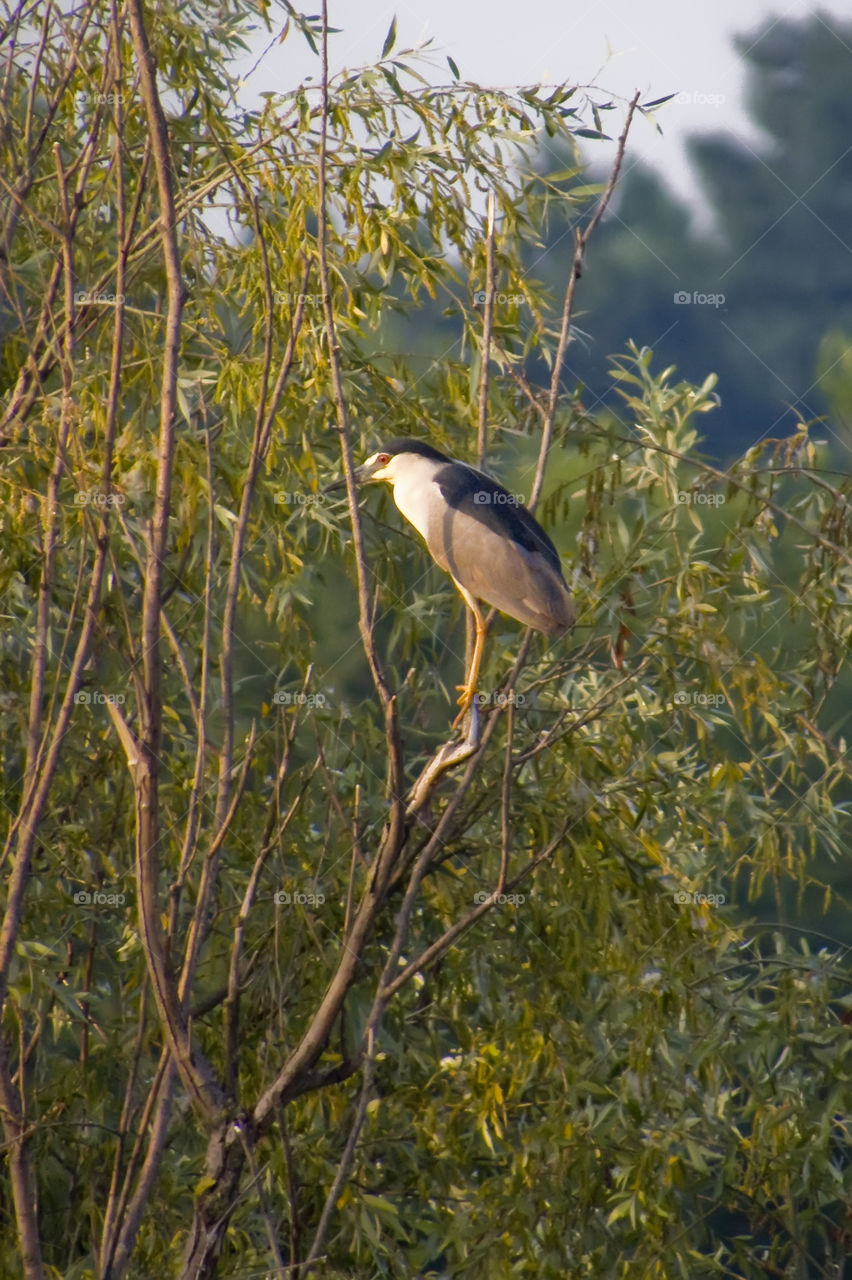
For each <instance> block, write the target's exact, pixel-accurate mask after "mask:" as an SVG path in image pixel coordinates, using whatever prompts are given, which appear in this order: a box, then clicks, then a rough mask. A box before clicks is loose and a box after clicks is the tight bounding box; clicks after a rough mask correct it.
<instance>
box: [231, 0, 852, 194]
mask: <svg viewBox="0 0 852 1280" xmlns="http://www.w3.org/2000/svg"><path fill="white" fill-rule="evenodd" d="M305 8H306V9H309V8H310V6H305ZM317 8H318V6H316V5H314V6H313V11H316V9H317ZM820 10H821V11H822V12H823V13H826V14H833V15H835V16H837V17H844V18H846V19H848V17H849V0H827V2H826V3H823V4H822V5H821V6H820ZM813 12H814V6H813V4H809V3H803V2H802V0H791V2H785V0H778V3H776V4H774V5H773V4H767V3H765V2H764V0H712V3H709V4H708V3H701V4H699V3H697V2H696V0H692V3H689V0H686V2H684V0H644V3H643V4H641V5H638V4H637V3H636V0H573V2H572V0H537V3H536V4H535V5H530V7H529V9H528V10H527V9H526V8H525V6H524V5H523V4H519V3H518V0H421V2H420V3H417V4H413V3H410V2H409V3H397V4H394V3H384V0H357V3H352V2H351V0H350V3H348V4H347V3H343V2H342V0H329V24H330V25H331V26H333V27H339V28H341V29H342V30H341V33H340V34H338V35H334V36H332V37H331V41H330V46H329V57H330V64H331V70H332V72H334V71H336V70H340V69H341V68H343V67H346V68H348V69H353V68H356V67H359V66H363V65H365V64H368V63H371V62H374V61H376V60H377V59H378V57H379V55H380V53H381V48H382V43H383V41H384V38H385V35H386V33H387V31H388V28H389V26H390V23H391V20H392V19H393V17H394V15H396V18H397V43H396V47H395V52H396V51H398V50H400V49H402V48H405V47H410V46H413V45H417V44H419V43H421V42H423V41H424V40H427V39H429V38H431V39H432V41H433V44H432V46H431V49H430V50H429V52H428V55H427V56H428V57H429V59H430V61H431V62H432V63H433V64H434V67H435V73H434V79H435V81H436V82H437V83H440V82H441V81H443V80H444V79H446V80H449V78H450V76H449V71H448V68H447V62H446V59H447V56H449V57H451V58H453V59H454V61H455V62H456V63H457V65H458V68H459V71H460V73H461V77H462V79H464V80H468V79H469V80H475V81H478V82H479V83H482V84H483V85H487V86H488V87H490V88H499V89H510V88H514V87H516V86H518V85H529V84H536V83H539V82H540V81H542V80H543V81H545V82H546V83H551V82H552V83H557V82H560V81H565V80H567V81H570V82H572V83H577V84H581V85H582V84H596V85H598V86H600V87H601V88H602V89H603V90H605V91H606V93H607V94H609V95H610V96H613V95H615V96H617V97H621V98H623V99H624V100H625V101H627V100H629V98H630V97H631V96H632V94H633V92H634V90H636V89H639V90H640V91H641V93H642V100H643V101H649V100H652V99H655V98H660V97H663V96H664V95H666V94H670V93H673V94H676V95H677V97H676V99H675V100H674V101H673V102H671V103H670V104H668V105H667V106H666V107H665V108H663V109H662V110H661V111H660V112H659V113H658V115H657V121H658V123H659V125H660V128H661V129H662V133H659V132H658V131H657V129H656V128H655V126H654V124H653V122H651V121H648V120H645V119H643V118H641V117H640V118H639V119H638V120H637V121H636V122H635V124H634V128H633V130H632V133H631V138H630V146H629V154H632V155H636V156H641V157H642V158H643V159H646V160H648V161H650V162H651V163H652V164H653V165H654V167H655V168H656V169H657V170H658V171H659V172H662V173H663V174H664V175H665V177H666V179H667V181H668V182H669V184H670V185H671V186H672V187H673V188H674V189H675V190H677V191H678V192H680V193H681V194H682V195H686V196H689V195H692V196H693V197H694V194H695V183H694V180H693V179H692V178H691V176H690V171H689V166H688V161H687V157H686V153H685V150H684V140H685V138H686V137H687V136H688V135H689V134H690V133H696V132H707V131H712V130H717V129H725V130H730V131H732V132H734V133H736V134H738V135H739V136H741V137H744V138H746V139H747V140H752V141H753V140H756V137H755V131H754V128H753V126H751V125H750V123H749V122H748V119H747V115H746V109H745V102H744V92H743V91H744V62H743V57H742V55H741V54H740V53H739V52H738V51H737V50H735V49H734V48H733V45H732V41H731V37H732V36H733V35H735V34H743V35H746V34H749V33H753V32H756V30H757V29H758V28H759V27H761V25H762V24H763V23H765V22H766V21H767V20H772V21H777V20H778V19H782V18H801V17H804V16H807V15H808V14H811V13H813ZM267 39H268V37H266V36H265V35H264V36H263V37H261V36H260V35H259V37H258V40H257V42H256V43H255V45H254V49H253V54H252V56H251V58H248V59H247V60H246V70H248V68H249V67H250V66H251V64H252V63H253V62H254V61H255V60H256V58H257V56H258V54H259V53H260V51H261V49H262V47H263V45H264V44H265V43H266V41H267ZM309 76H313V77H314V78H315V79H316V78H317V76H318V64H317V61H316V59H315V58H314V56H313V55H312V54H311V53H310V51H309V50H308V49H307V46H306V45H305V43H304V41H303V40H302V37H301V36H299V35H297V34H294V33H291V35H290V37H289V38H288V40H287V41H286V42H285V44H284V45H279V44H275V45H274V46H273V47H272V48H271V49H270V51H269V52H268V53H267V55H266V56H265V57H264V58H263V60H262V61H261V63H260V65H259V66H258V67H257V68H256V69H255V70H254V71H253V72H252V73H251V74H250V75H249V76H248V78H247V83H246V86H245V91H246V93H247V97H246V101H247V102H250V101H251V100H252V99H253V98H254V97H255V96H256V95H259V94H260V93H261V92H263V91H264V90H279V91H280V90H281V89H282V88H288V89H290V88H294V87H295V86H297V85H298V84H299V83H300V81H302V80H303V79H305V78H307V77H309ZM429 78H432V77H431V76H430V77H429ZM616 132H617V130H616ZM587 157H588V158H589V159H595V160H600V161H601V162H606V160H607V159H608V156H607V154H606V151H605V150H602V151H600V152H596V153H595V155H594V156H592V155H591V154H590V153H588V152H587Z"/></svg>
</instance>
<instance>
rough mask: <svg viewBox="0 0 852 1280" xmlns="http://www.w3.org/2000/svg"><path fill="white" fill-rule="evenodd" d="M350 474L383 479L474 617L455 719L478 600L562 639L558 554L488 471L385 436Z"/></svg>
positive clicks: (565, 603)
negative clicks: (486, 472) (377, 446)
mask: <svg viewBox="0 0 852 1280" xmlns="http://www.w3.org/2000/svg"><path fill="white" fill-rule="evenodd" d="M354 474H355V479H356V481H358V482H362V481H366V480H387V481H388V483H389V484H390V485H391V486H392V487H393V499H394V502H395V503H396V505H397V507H398V508H399V510H400V511H401V512H402V514H403V515H404V516H405V518H406V520H408V521H409V522H410V523H411V524H413V525H414V527H415V529H416V530H417V532H418V533H419V534H421V535H422V537H423V538H424V539H425V541H426V546H427V547H428V548H429V553H430V555H431V556H432V559H433V560H434V561H435V562H436V563H437V564H439V565H440V566H441V568H442V569H444V570H446V572H447V573H448V574H449V575H450V577H451V578H452V579H453V582H454V583H455V584H456V586H457V587H458V589H459V591H460V592H461V594H462V596H463V597H464V600H465V602H466V604H467V606H468V608H469V609H470V611H471V613H472V614H473V617H474V622H475V624H476V641H475V644H474V646H473V656H472V657H471V662H470V669H469V670H468V673H467V678H466V679H465V683H464V685H459V688H460V689H461V697H460V698H459V705H460V707H461V712H460V715H459V718H461V716H462V715H464V713H465V712H466V711H467V709H468V707H469V706H470V704H471V702H472V700H473V696H474V694H475V692H476V681H477V678H478V675H479V666H480V663H481V661H482V650H483V645H484V642H485V619H484V618H483V616H482V610H481V609H480V607H479V601H484V602H485V603H486V604H490V605H494V607H495V608H496V609H499V610H500V612H501V613H506V614H508V615H509V617H510V618H515V619H517V621H518V622H522V623H524V625H525V626H528V627H533V628H535V630H536V631H543V632H544V633H545V634H546V635H549V636H562V635H564V634H565V633H566V632H567V631H568V630H570V628H571V627H572V626H573V625H574V609H573V606H572V603H571V595H570V592H569V590H568V586H567V583H566V582H565V579H564V578H563V576H562V566H561V565H560V563H559V553H558V552H557V550H556V548H555V546H554V545H553V543H552V542H551V540H550V538H549V537H548V536H547V534H546V533H545V531H544V530H543V529H542V527H541V525H540V524H539V523H538V521H537V520H535V519H534V517H533V516H532V515H531V514H530V512H529V511H527V509H526V507H525V506H524V505H523V503H522V502H521V500H520V498H518V497H516V496H515V495H514V494H511V493H509V492H508V490H507V489H504V488H503V485H502V484H499V483H498V482H497V481H496V480H493V479H492V478H491V476H488V475H485V473H484V472H482V471H477V470H476V468H475V467H471V466H469V465H468V464H467V463H466V462H458V461H457V460H456V459H455V458H448V457H447V455H446V454H444V453H440V452H439V450H437V449H434V448H433V447H432V445H430V444H426V443H425V442H424V441H422V440H406V439H398V440H390V441H389V442H388V443H387V444H385V445H383V447H382V448H381V449H379V451H378V452H377V453H374V454H373V455H372V457H371V458H368V459H367V461H366V462H365V463H364V465H363V466H361V467H358V469H357V470H356V471H355V473H354ZM340 483H343V482H340ZM340 483H338V484H335V485H334V486H332V487H333V488H338V487H340Z"/></svg>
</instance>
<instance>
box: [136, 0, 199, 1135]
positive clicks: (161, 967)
mask: <svg viewBox="0 0 852 1280" xmlns="http://www.w3.org/2000/svg"><path fill="white" fill-rule="evenodd" d="M128 12H129V16H130V30H131V38H132V43H133V50H134V55H135V58H136V63H137V66H138V69H139V85H140V92H141V95H142V101H143V105H144V108H145V116H146V120H147V124H148V130H149V133H150V137H151V148H152V154H153V157H154V169H155V172H156V176H157V189H158V195H159V206H160V244H161V250H162V255H163V263H164V266H165V272H166V285H167V297H168V304H167V310H166V323H165V334H164V341H163V361H162V376H161V386H160V391H161V396H160V428H159V439H158V444H157V477H156V491H155V499H154V512H153V516H152V519H151V522H150V525H149V527H148V529H147V530H146V563H145V579H144V589H143V595H142V667H143V680H144V697H143V698H142V699H141V700H140V705H139V722H140V733H139V747H140V752H139V760H138V763H137V765H136V775H137V776H136V779H135V787H136V879H137V885H138V892H139V925H140V932H141V935H142V941H143V947H144V951H145V958H146V962H147V964H148V971H149V973H150V976H151V985H152V989H153V992H154V999H155V1001H156V1004H157V1011H158V1013H159V1016H160V1020H161V1023H162V1026H163V1031H164V1033H165V1034H166V1036H167V1038H168V1041H169V1044H170V1047H171V1051H172V1054H173V1056H174V1059H175V1062H176V1065H177V1068H178V1070H179V1072H180V1074H181V1078H182V1080H183V1082H184V1084H185V1086H186V1088H187V1090H188V1092H189V1094H190V1097H191V1098H192V1099H193V1101H194V1102H195V1104H196V1106H198V1107H199V1109H200V1110H201V1111H202V1113H204V1114H206V1115H207V1116H208V1117H209V1116H211V1115H212V1114H215V1113H216V1112H218V1110H219V1108H220V1107H221V1105H222V1101H223V1095H222V1090H221V1088H220V1087H219V1086H218V1085H217V1083H216V1082H215V1080H214V1077H213V1072H212V1070H211V1068H210V1066H209V1064H207V1063H206V1061H205V1060H204V1059H203V1058H202V1057H201V1055H200V1054H198V1052H197V1050H196V1051H194V1049H193V1045H192V1036H191V1032H190V1029H189V1027H188V1025H187V1022H186V1019H185V1017H184V1014H183V1011H182V1010H181V1008H180V1002H179V999H178V994H177V990H176V984H175V979H174V972H173V970H172V968H171V966H170V965H169V963H168V960H167V956H166V948H165V938H164V933H163V926H162V923H161V920H160V900H159V848H160V840H161V831H160V814H159V804H160V793H159V755H160V744H161V739H162V727H163V726H162V719H163V706H162V688H161V679H162V671H161V666H162V657H161V649H160V622H161V612H162V600H163V568H164V564H165V559H166V554H167V550H168V534H169V511H170V507H171V491H172V474H173V465H174V449H175V414H176V411H177V378H178V361H179V354H180V339H181V320H182V316H183V307H184V301H185V297H186V288H185V285H184V281H183V276H182V273H181V261H180V249H179V246H178V236H177V224H176V214H175V198H174V178H173V173H172V159H171V152H170V147H169V136H168V129H167V126H166V117H165V113H164V111H163V107H162V103H161V102H160V96H159V91H158V89H157V79H156V63H155V59H154V55H153V53H152V51H151V47H150V44H149V41H148V33H147V30H146V27H145V16H144V13H143V9H142V0H128Z"/></svg>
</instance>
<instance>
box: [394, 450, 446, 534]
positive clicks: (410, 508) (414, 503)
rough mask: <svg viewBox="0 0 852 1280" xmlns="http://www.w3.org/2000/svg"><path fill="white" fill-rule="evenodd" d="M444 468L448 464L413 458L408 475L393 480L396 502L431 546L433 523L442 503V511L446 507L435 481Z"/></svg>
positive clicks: (407, 468) (406, 466) (406, 465)
mask: <svg viewBox="0 0 852 1280" xmlns="http://www.w3.org/2000/svg"><path fill="white" fill-rule="evenodd" d="M444 466H446V463H444V462H434V461H433V460H432V459H431V458H419V457H412V456H411V455H410V454H409V455H408V456H407V457H406V459H405V469H404V473H403V474H401V475H400V474H397V475H392V476H391V482H392V484H393V500H394V502H395V503H396V505H397V507H398V508H399V510H400V511H401V512H402V514H403V515H404V516H405V518H406V520H408V521H409V523H410V524H413V525H414V527H415V529H416V530H417V532H418V533H419V534H420V535H421V536H422V537H423V538H425V539H426V542H427V543H428V541H429V525H430V519H431V521H432V523H434V517H435V511H436V509H437V506H438V504H439V503H440V504H441V507H443V506H445V505H446V504H445V503H444V500H443V498H442V496H441V491H440V489H439V488H438V486H437V485H436V484H435V480H434V477H435V475H436V473H437V472H438V471H440V470H441V468H442V467H444Z"/></svg>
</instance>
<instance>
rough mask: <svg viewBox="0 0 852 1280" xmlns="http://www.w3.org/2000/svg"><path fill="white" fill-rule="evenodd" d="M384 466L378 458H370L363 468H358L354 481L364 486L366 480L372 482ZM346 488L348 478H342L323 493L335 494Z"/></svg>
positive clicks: (353, 475)
mask: <svg viewBox="0 0 852 1280" xmlns="http://www.w3.org/2000/svg"><path fill="white" fill-rule="evenodd" d="M381 469H382V464H381V463H380V462H379V460H378V459H377V458H370V459H369V460H368V461H367V462H365V463H364V465H363V466H362V467H356V468H355V470H354V471H353V472H352V479H353V480H354V481H355V483H356V484H363V483H364V482H365V481H366V480H372V478H373V473H374V472H376V471H381ZM345 488H346V476H341V477H340V479H339V480H335V481H333V483H332V484H329V485H326V487H325V488H324V489H323V493H334V492H335V491H337V490H340V489H345Z"/></svg>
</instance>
